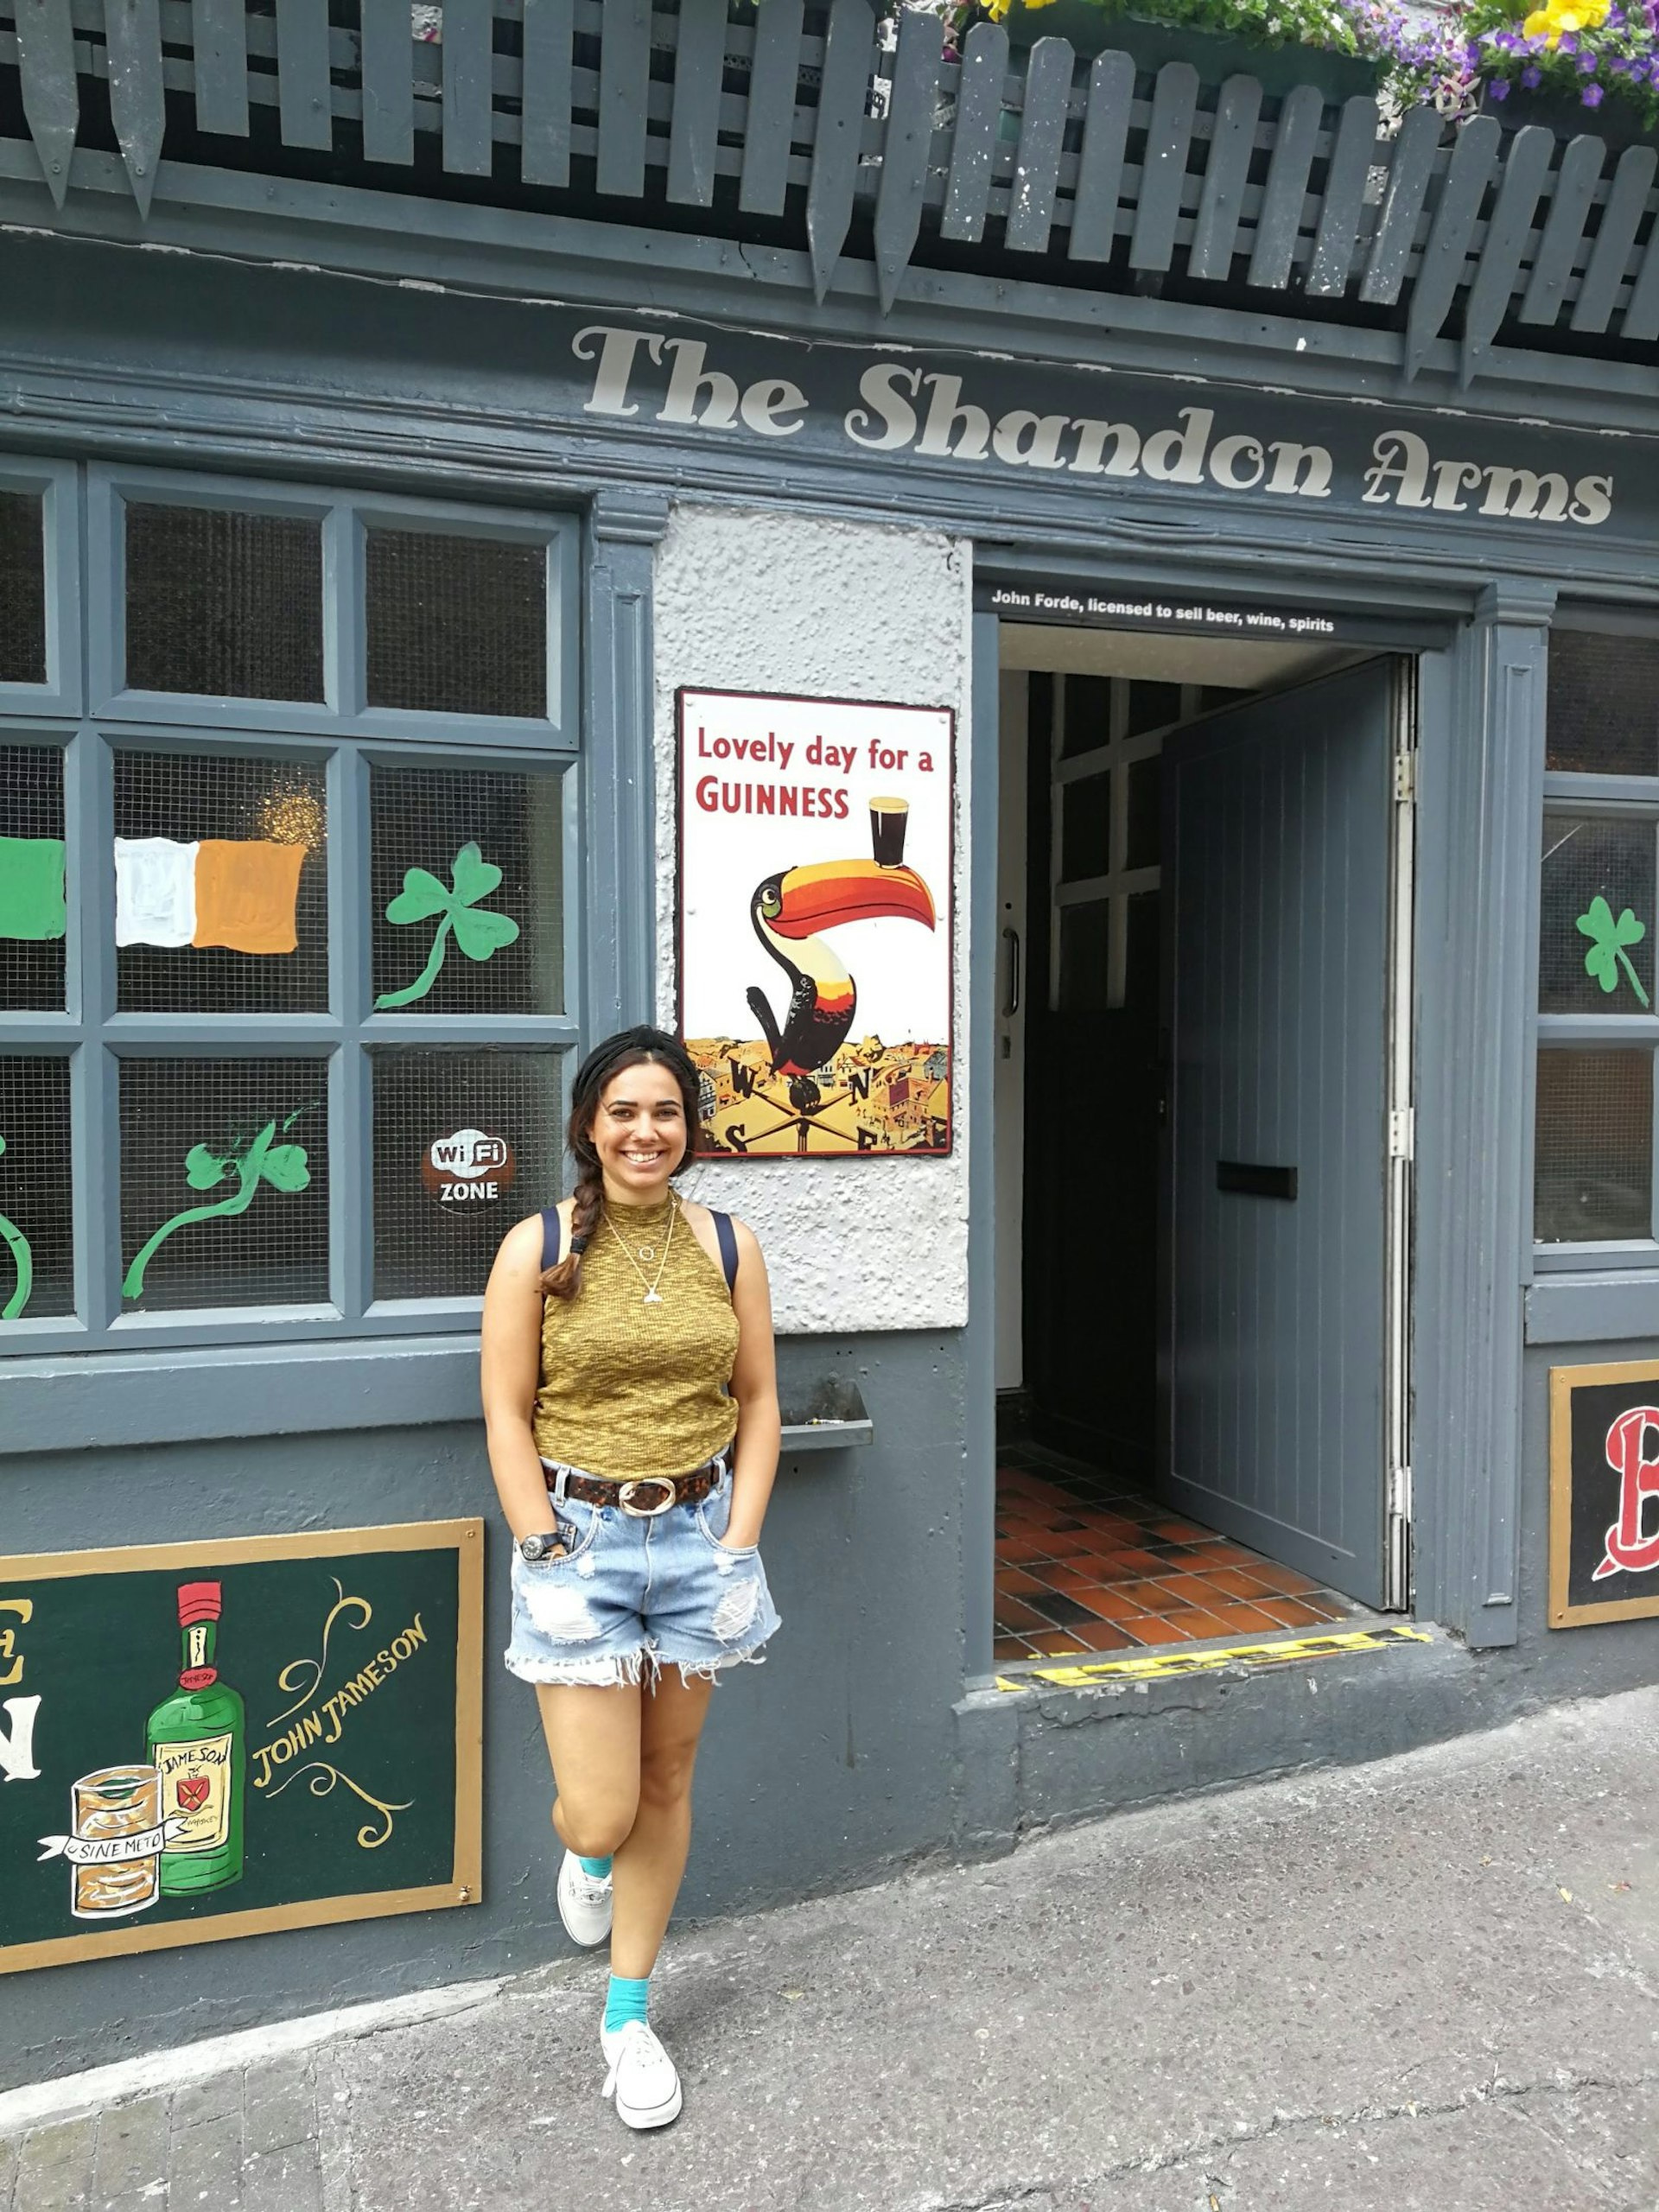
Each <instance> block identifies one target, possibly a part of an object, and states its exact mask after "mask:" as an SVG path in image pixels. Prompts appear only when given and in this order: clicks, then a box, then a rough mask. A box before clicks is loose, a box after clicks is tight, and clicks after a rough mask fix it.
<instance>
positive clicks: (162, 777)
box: [115, 752, 328, 1014]
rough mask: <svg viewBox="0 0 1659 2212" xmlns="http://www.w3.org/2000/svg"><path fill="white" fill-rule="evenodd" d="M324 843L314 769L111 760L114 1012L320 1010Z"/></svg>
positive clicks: (125, 756)
mask: <svg viewBox="0 0 1659 2212" xmlns="http://www.w3.org/2000/svg"><path fill="white" fill-rule="evenodd" d="M327 876H328V869H327V798H326V786H325V782H324V771H323V767H322V764H321V762H320V761H315V760H291V759H287V758H283V757H280V756H278V757H276V758H270V759H265V758H259V757H256V756H251V755H245V754H241V753H137V752H120V753H117V754H116V756H115V942H116V975H117V992H118V1003H119V1005H120V1007H121V1009H122V1011H123V1012H124V1013H128V1012H133V1013H162V1012H169V1013H175V1014H180V1013H188V1014H299V1013H306V1012H316V1011H319V1010H321V1009H323V1008H326V1007H327V1003H328V885H327Z"/></svg>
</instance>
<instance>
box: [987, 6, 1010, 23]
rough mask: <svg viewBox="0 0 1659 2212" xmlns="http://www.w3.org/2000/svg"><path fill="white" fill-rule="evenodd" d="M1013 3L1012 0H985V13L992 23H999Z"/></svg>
mask: <svg viewBox="0 0 1659 2212" xmlns="http://www.w3.org/2000/svg"><path fill="white" fill-rule="evenodd" d="M1013 5H1014V0H987V4H986V13H987V14H988V16H990V19H991V21H992V22H994V23H1000V22H1001V20H1002V18H1003V17H1004V16H1006V15H1007V12H1008V10H1009V9H1010V8H1011V7H1013Z"/></svg>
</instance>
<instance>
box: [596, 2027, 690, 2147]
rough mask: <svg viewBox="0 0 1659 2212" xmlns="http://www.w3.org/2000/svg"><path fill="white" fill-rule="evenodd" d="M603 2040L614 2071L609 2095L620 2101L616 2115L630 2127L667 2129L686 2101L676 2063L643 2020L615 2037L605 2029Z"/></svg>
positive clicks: (607, 2090)
mask: <svg viewBox="0 0 1659 2212" xmlns="http://www.w3.org/2000/svg"><path fill="white" fill-rule="evenodd" d="M599 2040H600V2042H601V2044H602V2045H603V2046H604V2050H605V2056H606V2057H607V2058H608V2059H609V2060H610V2062H611V2070H610V2072H609V2073H608V2074H607V2075H606V2076H605V2094H606V2095H607V2097H609V2096H614V2098H615V2099H616V2116H617V2118H618V2119H619V2120H621V2121H622V2122H623V2124H624V2126H628V2127H666V2126H668V2123H669V2122H670V2120H677V2119H678V2118H679V2116H680V2107H681V2105H682V2104H683V2102H684V2099H683V2097H682V2096H681V2094H680V2077H679V2075H678V2073H677V2071H676V2069H675V2065H674V2062H673V2060H672V2059H671V2057H670V2056H669V2055H668V2053H667V2052H666V2051H665V2050H664V2049H663V2046H662V2045H661V2044H659V2043H658V2040H657V2038H656V2037H655V2035H653V2034H652V2031H651V2030H650V2028H648V2027H647V2026H646V2024H645V2022H644V2021H643V2020H630V2021H629V2022H628V2023H627V2024H626V2027H620V2028H619V2029H618V2030H617V2031H616V2032H615V2034H614V2035H612V2034H610V2033H608V2032H607V2030H606V2029H604V2028H602V2027H601V2030H600V2031H599Z"/></svg>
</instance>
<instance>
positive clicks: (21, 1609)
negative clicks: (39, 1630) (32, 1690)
mask: <svg viewBox="0 0 1659 2212" xmlns="http://www.w3.org/2000/svg"><path fill="white" fill-rule="evenodd" d="M0 1613H16V1616H17V1618H18V1619H19V1620H20V1621H21V1622H22V1624H23V1625H24V1627H25V1628H27V1627H28V1625H29V1622H30V1621H32V1620H33V1619H34V1618H35V1600H34V1599H32V1598H0ZM16 1636H17V1631H16V1629H10V1628H0V1659H10V1661H11V1664H10V1666H9V1667H7V1668H6V1669H4V1670H3V1672H0V1690H9V1689H12V1688H15V1687H16V1684H17V1683H19V1682H21V1681H22V1679H23V1655H22V1652H21V1651H18V1650H17V1649H16ZM14 1653H16V1656H15V1657H14V1656H13V1655H14Z"/></svg>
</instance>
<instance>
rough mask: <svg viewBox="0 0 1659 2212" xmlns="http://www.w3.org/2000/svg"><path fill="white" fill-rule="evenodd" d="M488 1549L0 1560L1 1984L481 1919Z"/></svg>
mask: <svg viewBox="0 0 1659 2212" xmlns="http://www.w3.org/2000/svg"><path fill="white" fill-rule="evenodd" d="M483 1552H484V1537H483V1524H482V1522H478V1521H432V1522H416V1523H412V1524H410V1525H408V1526H404V1527H397V1528H386V1529H332V1530H324V1531H317V1532H313V1533H310V1534H308V1535H299V1536H251V1537H240V1538H232V1539H226V1540H222V1541H207V1542H203V1543H200V1544H162V1545H155V1546H151V1547H149V1548H144V1549H141V1550H129V1551H92V1552H62V1553H55V1554H36V1555H33V1556H31V1555H29V1554H24V1555H23V1556H22V1557H18V1558H10V1559H4V1558H0V1974H5V1973H16V1972H18V1971H19V1970H21V1969H22V1968H24V1967H46V1966H56V1965H60V1964H61V1963H63V1962H64V1961H67V1960H72V1959H83V1958H100V1957H109V1956H111V1955H113V1954H116V1953H119V1952H125V1951H149V1950H159V1949H162V1948H167V1947H168V1946H170V1945H174V1944H179V1943H204V1942H214V1941H217V1940H219V1939H220V1938H222V1937H225V1936H251V1935H256V1934H259V1933H263V1932H264V1930H266V1929H277V1928H306V1927H315V1926H319V1925H321V1924H322V1923H327V1922H334V1921H342V1920H361V1919H368V1918H371V1917H374V1916H378V1915H382V1914H386V1913H394V1912H422V1911H428V1910H431V1909H432V1908H433V1907H434V1906H437V1905H454V1904H476V1903H477V1901H478V1897H479V1847H480V1738H481V1693H482V1683H481V1676H480V1666H481V1660H482V1651H481V1647H480V1635H481V1599H482V1587H483V1573H482V1567H483Z"/></svg>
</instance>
